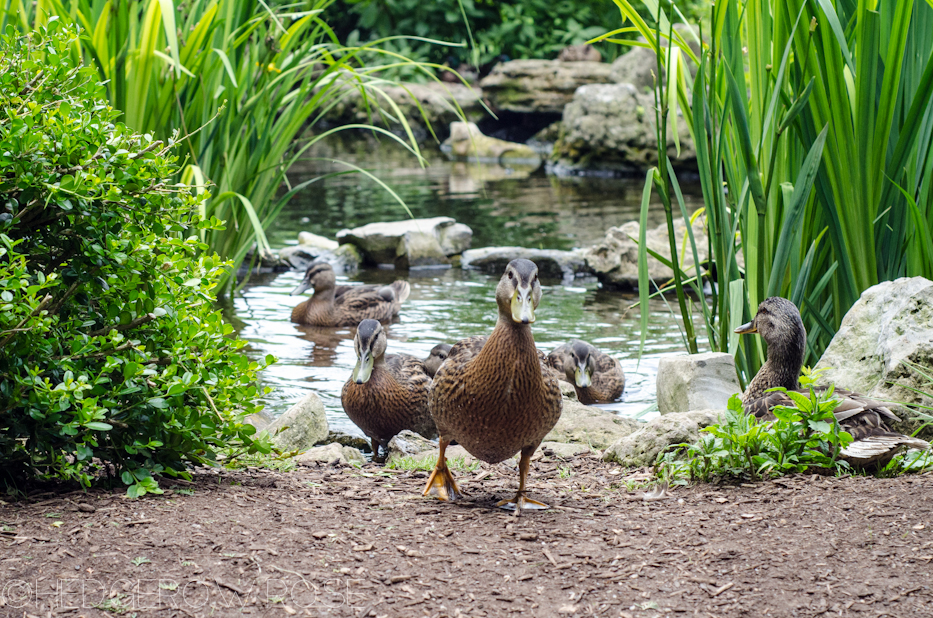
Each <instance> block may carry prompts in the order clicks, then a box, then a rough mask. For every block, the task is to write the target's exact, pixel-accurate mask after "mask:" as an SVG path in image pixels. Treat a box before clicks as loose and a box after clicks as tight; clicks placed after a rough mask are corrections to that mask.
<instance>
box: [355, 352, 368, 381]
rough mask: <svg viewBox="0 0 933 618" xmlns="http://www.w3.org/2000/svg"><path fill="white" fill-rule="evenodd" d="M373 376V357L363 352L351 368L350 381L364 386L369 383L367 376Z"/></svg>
mask: <svg viewBox="0 0 933 618" xmlns="http://www.w3.org/2000/svg"><path fill="white" fill-rule="evenodd" d="M372 374H373V355H372V354H371V353H370V352H369V351H366V352H363V355H362V356H361V357H360V359H359V360H358V361H356V366H355V367H354V368H353V376H351V379H352V380H353V381H354V382H356V383H357V384H365V383H366V382H368V381H369V376H371V375H372Z"/></svg>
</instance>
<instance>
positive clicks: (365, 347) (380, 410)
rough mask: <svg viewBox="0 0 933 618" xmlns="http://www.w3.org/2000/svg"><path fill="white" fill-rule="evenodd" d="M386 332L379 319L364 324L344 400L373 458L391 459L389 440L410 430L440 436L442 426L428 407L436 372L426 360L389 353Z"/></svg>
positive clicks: (357, 337) (356, 342) (355, 340)
mask: <svg viewBox="0 0 933 618" xmlns="http://www.w3.org/2000/svg"><path fill="white" fill-rule="evenodd" d="M386 347H387V342H386V333H385V329H384V328H383V327H382V324H380V323H379V321H378V320H372V319H367V320H363V321H362V322H360V323H359V326H357V328H356V335H355V336H354V337H353V348H354V350H355V351H356V359H357V360H356V366H354V367H353V373H352V374H351V375H350V379H348V380H347V382H346V383H345V384H344V385H343V390H342V391H341V393H340V401H341V403H342V404H343V409H344V411H345V412H346V413H347V416H348V417H349V418H350V420H351V421H353V422H354V423H355V424H356V426H357V427H359V428H360V429H362V430H363V433H364V434H366V437H368V438H369V439H370V441H371V443H372V448H373V459H374V460H375V461H385V456H384V455H380V450H379V448H380V447H382V452H383V453H385V454H387V453H388V448H389V440H391V439H392V438H393V437H394V436H395V435H396V434H398V433H399V432H401V431H403V430H405V429H410V430H412V431H414V432H416V433H419V434H421V435H422V436H424V437H425V438H429V439H434V438H435V437H436V436H437V429H436V427H435V426H434V420H433V419H432V418H431V413H430V411H429V410H428V393H429V391H430V389H431V376H429V375H428V372H427V371H426V370H425V367H424V363H423V362H422V361H421V359H420V358H415V357H414V356H409V355H408V354H388V355H387V354H386Z"/></svg>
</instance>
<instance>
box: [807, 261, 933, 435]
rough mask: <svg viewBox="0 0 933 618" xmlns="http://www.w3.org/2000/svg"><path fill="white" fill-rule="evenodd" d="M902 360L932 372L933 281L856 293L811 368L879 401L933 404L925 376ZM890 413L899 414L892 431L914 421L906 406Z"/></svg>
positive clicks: (898, 282)
mask: <svg viewBox="0 0 933 618" xmlns="http://www.w3.org/2000/svg"><path fill="white" fill-rule="evenodd" d="M908 364H910V365H915V366H917V367H920V368H921V370H922V371H924V372H925V373H927V374H931V375H933V281H930V280H929V279H925V278H923V277H910V278H907V277H905V278H901V279H895V280H894V281H886V282H884V283H879V284H878V285H875V286H872V287H870V288H868V289H867V290H865V291H864V292H862V295H861V297H860V298H859V299H858V301H856V303H855V304H854V305H852V308H851V309H849V311H848V313H846V315H845V317H844V318H843V319H842V323H841V324H840V326H839V331H838V332H837V333H836V335H835V336H834V337H833V340H832V342H830V344H829V347H827V348H826V351H825V352H824V353H823V357H822V358H821V359H820V361H819V362H818V363H817V364H816V367H815V369H816V370H822V373H820V374H819V377H818V380H819V382H820V383H823V384H830V383H832V384H835V385H836V386H838V387H839V388H846V389H850V390H854V391H858V392H859V393H862V394H864V395H867V396H869V397H873V398H877V399H881V400H885V401H898V402H905V403H917V404H921V405H926V406H929V405H933V398H931V394H933V393H931V390H933V389H931V387H930V386H929V384H928V380H926V379H924V378H923V377H922V376H921V375H920V374H919V373H917V371H915V370H914V369H912V368H911V367H910V366H909V365H908ZM918 390H919V391H921V392H922V393H926V394H921V392H917V391H918ZM896 413H897V414H898V416H900V417H901V418H902V419H903V420H902V423H901V424H899V425H897V426H896V429H897V430H898V431H901V432H903V433H907V434H910V433H912V432H913V431H915V430H916V429H917V428H918V427H919V426H920V423H918V422H917V421H916V420H913V419H912V418H911V416H912V415H911V413H910V411H909V410H904V409H898V410H896ZM927 431H928V432H929V431H930V430H929V428H928V429H927ZM931 433H933V432H931ZM929 436H930V433H926V434H924V437H929Z"/></svg>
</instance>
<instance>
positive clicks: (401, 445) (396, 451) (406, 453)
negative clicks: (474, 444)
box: [386, 429, 450, 462]
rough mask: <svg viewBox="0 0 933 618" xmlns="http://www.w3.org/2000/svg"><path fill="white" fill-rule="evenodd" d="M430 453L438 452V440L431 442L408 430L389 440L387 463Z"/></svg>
mask: <svg viewBox="0 0 933 618" xmlns="http://www.w3.org/2000/svg"><path fill="white" fill-rule="evenodd" d="M428 451H437V440H429V439H427V438H425V437H424V436H422V435H420V434H417V433H415V432H414V431H410V430H408V429H406V430H405V431H402V432H401V433H399V434H397V435H396V436H395V437H394V438H392V439H391V440H389V456H388V457H387V458H386V461H387V462H388V461H392V460H393V459H402V458H405V457H414V456H416V455H420V454H421V453H426V452H428ZM448 452H450V451H449V450H448Z"/></svg>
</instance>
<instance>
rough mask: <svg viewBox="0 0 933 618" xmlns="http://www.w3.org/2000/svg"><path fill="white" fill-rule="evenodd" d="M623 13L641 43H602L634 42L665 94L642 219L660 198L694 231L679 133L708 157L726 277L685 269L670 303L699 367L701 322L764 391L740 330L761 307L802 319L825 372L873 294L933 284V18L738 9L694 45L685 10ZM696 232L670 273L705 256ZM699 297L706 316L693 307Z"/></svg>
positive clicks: (706, 174) (920, 7) (756, 354)
mask: <svg viewBox="0 0 933 618" xmlns="http://www.w3.org/2000/svg"><path fill="white" fill-rule="evenodd" d="M614 1H615V4H616V5H617V6H618V8H619V9H620V11H621V13H622V15H623V17H624V18H625V19H626V20H629V21H630V23H631V25H628V26H626V27H624V28H621V29H618V30H616V31H614V32H610V33H608V34H607V35H605V37H604V38H607V39H610V40H615V38H616V37H617V36H618V35H619V34H623V33H628V32H633V31H634V32H637V33H638V34H639V35H641V36H642V37H643V38H644V39H645V40H646V41H647V42H646V43H639V44H643V45H647V46H648V47H650V48H652V49H654V50H655V52H656V54H657V62H658V70H657V74H658V75H664V76H665V79H664V80H662V82H661V83H660V84H659V85H658V90H657V109H656V114H657V118H658V122H657V126H658V131H659V137H658V144H659V145H660V146H659V153H658V154H659V160H660V161H661V162H662V163H661V164H660V165H659V166H658V167H657V168H655V169H652V170H650V171H649V172H648V175H647V178H646V183H645V196H644V197H645V199H644V202H643V205H644V208H645V209H646V208H647V202H648V198H649V196H650V192H651V191H652V190H654V191H657V193H658V195H659V196H660V199H661V202H662V203H663V204H664V208H665V212H666V216H667V221H668V226H669V228H670V227H671V226H672V220H673V218H675V217H683V218H684V219H688V217H689V215H688V213H687V212H686V210H685V207H684V202H683V199H682V196H681V194H680V188H679V184H678V179H677V176H676V175H675V174H674V171H673V169H672V167H671V165H670V161H669V159H668V157H667V152H666V146H665V145H666V144H667V143H668V142H667V139H666V135H667V127H668V126H670V127H671V128H672V129H673V131H672V133H673V135H675V136H676V134H677V130H676V127H677V124H678V123H680V122H685V123H686V124H687V125H688V127H689V128H690V131H691V135H692V137H693V141H694V144H695V147H696V151H697V162H698V167H699V177H700V182H701V185H702V190H703V197H704V202H705V210H704V212H703V213H702V215H703V216H705V220H706V225H707V227H708V229H709V255H710V256H711V259H710V262H709V263H708V264H706V265H705V268H703V270H702V271H701V272H686V271H685V270H684V269H682V268H677V267H676V266H678V260H674V266H675V269H674V273H675V276H674V278H673V281H672V282H670V283H669V284H665V285H663V286H661V287H662V289H664V290H665V291H668V290H674V291H676V293H677V299H678V305H679V308H680V313H681V318H682V320H683V326H684V338H685V342H686V346H687V347H688V349H689V350H690V351H691V352H695V351H697V349H698V345H697V338H698V335H697V330H698V329H697V326H696V324H695V320H696V319H697V318H696V316H697V315H699V316H700V322H699V324H700V326H699V328H700V329H704V330H705V334H706V336H707V339H708V341H709V342H710V346H711V348H712V349H714V350H718V351H724V352H729V353H732V354H735V355H736V361H737V364H738V366H739V369H740V373H741V375H742V378H743V380H745V379H750V377H751V376H753V375H754V374H755V372H756V370H757V369H758V367H759V366H760V364H761V363H762V362H763V361H764V352H763V350H762V348H761V346H760V345H759V343H758V342H755V341H746V343H744V344H740V341H739V338H738V336H737V335H734V334H733V329H734V328H735V327H736V326H738V325H739V324H742V323H743V322H745V321H747V320H748V319H749V318H750V317H751V316H752V315H754V313H755V311H756V308H757V306H758V303H759V302H760V301H761V300H763V299H764V298H766V297H769V296H784V297H786V298H789V299H791V300H792V301H793V302H794V303H795V304H797V305H798V306H799V307H800V308H801V313H802V316H803V320H804V323H805V325H806V328H807V332H808V333H809V337H808V339H807V346H808V348H807V359H808V361H810V362H812V361H813V360H815V359H816V358H818V356H819V355H820V354H821V353H822V351H823V349H825V347H826V346H827V345H828V343H829V341H830V340H831V338H832V336H833V335H834V334H835V332H836V330H837V329H838V327H839V324H840V322H841V320H842V317H843V316H844V315H845V313H846V311H847V310H848V309H849V307H851V305H852V304H853V303H854V302H855V300H857V299H858V297H859V295H860V294H861V292H862V291H864V290H865V289H866V288H868V287H870V286H871V285H874V284H875V283H878V282H879V281H883V280H890V279H893V278H896V277H901V276H915V275H922V276H926V277H933V240H931V238H933V234H931V229H930V221H933V106H931V105H930V101H931V100H933V55H931V52H933V6H930V5H929V4H928V3H924V2H921V1H920V0H914V1H907V2H895V1H887V0H885V1H881V2H859V3H851V2H835V3H834V2H831V1H830V0H819V1H816V2H804V1H803V0H793V1H791V2H782V1H777V0H771V1H769V2H765V1H760V2H749V3H741V2H739V1H738V0H724V1H722V2H716V3H715V4H714V5H713V6H712V7H711V8H710V12H709V19H708V21H705V22H704V23H702V24H701V27H700V28H696V27H695V28H694V29H693V30H690V29H674V28H673V26H672V20H673V19H674V18H678V19H679V15H680V6H681V3H680V2H677V1H676V0H675V1H674V2H673V3H671V4H664V6H665V7H666V8H665V9H664V10H662V9H661V4H660V3H658V2H657V1H656V0H645V2H644V3H643V4H644V6H645V7H646V8H647V9H648V13H649V14H650V15H652V16H655V17H654V19H653V21H646V20H645V19H643V18H642V17H641V16H640V15H639V14H638V12H637V11H636V7H635V6H634V4H633V3H631V2H629V0H614ZM681 21H682V20H681ZM700 30H702V39H703V40H702V43H700V38H701V32H700ZM668 41H670V42H671V43H672V44H670V45H669V44H668ZM617 42H619V43H623V44H627V43H630V42H626V41H622V40H618V41H617ZM691 45H692V46H693V47H691ZM695 49H698V50H700V51H699V53H696V52H695V51H694V50H695ZM691 66H692V67H693V68H695V69H696V75H695V76H694V75H693V74H692V72H691V70H690V69H691ZM678 110H679V112H680V114H682V116H681V115H680V114H679V113H678ZM675 147H677V148H679V145H675ZM643 218H644V217H643ZM687 229H688V232H689V239H688V241H687V242H686V246H685V247H677V246H675V242H674V241H673V234H672V235H671V238H672V241H671V245H672V246H671V255H680V254H681V253H682V252H683V251H692V252H694V253H695V252H696V239H695V238H694V237H693V233H692V230H691V228H690V226H689V225H688V226H687ZM740 256H741V257H740ZM655 257H658V256H655ZM642 262H643V266H645V265H646V264H647V251H643V252H642ZM713 265H715V268H713ZM640 275H641V282H640V283H641V284H640V295H641V300H642V320H643V324H644V323H645V322H646V321H647V303H645V302H644V301H645V300H646V299H647V298H648V296H649V293H650V290H649V286H650V282H649V280H648V274H647V270H646V269H645V268H642V269H641V272H640ZM704 280H705V281H708V282H709V283H710V284H711V287H710V292H711V294H712V296H711V299H710V300H711V302H709V303H707V302H705V294H704V290H703V282H704ZM687 292H692V296H693V298H699V299H704V300H702V301H701V302H699V303H698V304H697V305H695V304H694V303H693V301H691V296H690V295H688V294H687Z"/></svg>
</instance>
